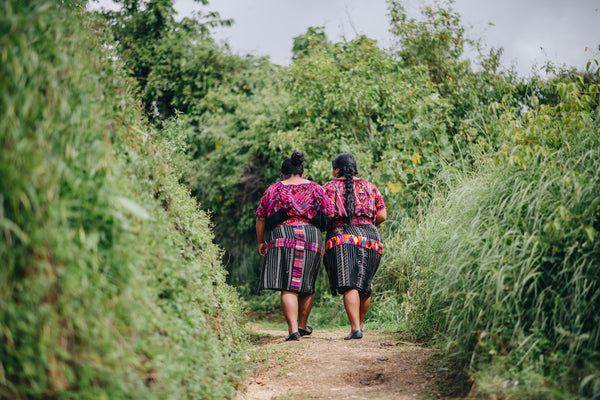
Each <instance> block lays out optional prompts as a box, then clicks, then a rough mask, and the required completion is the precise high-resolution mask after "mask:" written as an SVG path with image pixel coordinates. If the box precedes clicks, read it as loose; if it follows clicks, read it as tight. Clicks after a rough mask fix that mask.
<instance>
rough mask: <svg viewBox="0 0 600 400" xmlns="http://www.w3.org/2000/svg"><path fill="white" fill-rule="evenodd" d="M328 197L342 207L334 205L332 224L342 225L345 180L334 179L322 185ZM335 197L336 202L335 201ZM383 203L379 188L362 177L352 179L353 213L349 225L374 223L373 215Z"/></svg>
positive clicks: (381, 208)
mask: <svg viewBox="0 0 600 400" xmlns="http://www.w3.org/2000/svg"><path fill="white" fill-rule="evenodd" d="M323 187H324V188H325V191H326V192H327V196H328V197H329V199H330V200H331V201H332V202H334V203H337V204H339V205H340V206H343V208H342V207H340V208H342V209H339V210H338V207H336V211H335V214H336V215H335V217H334V221H333V223H332V224H333V226H334V227H335V226H342V225H344V224H345V218H343V217H345V215H344V214H345V207H346V197H345V195H346V181H345V180H343V179H336V180H334V181H330V182H327V183H326V184H325V185H323ZM336 198H337V202H336ZM384 208H385V203H384V202H383V197H381V193H380V192H379V190H378V189H377V188H376V187H375V185H373V184H372V183H371V182H367V181H365V180H363V179H354V213H353V216H352V222H351V225H363V224H375V215H376V214H377V211H379V210H383V209H384Z"/></svg>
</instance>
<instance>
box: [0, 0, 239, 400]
mask: <svg viewBox="0 0 600 400" xmlns="http://www.w3.org/2000/svg"><path fill="white" fill-rule="evenodd" d="M61 4H62V6H61V5H57V4H56V2H44V1H31V2H22V1H19V0H14V1H13V0H9V1H6V2H3V3H2V5H0V8H1V12H0V49H2V50H1V51H0V57H1V58H2V62H0V77H1V79H0V229H1V231H0V260H1V263H2V266H1V268H0V398H2V399H23V398H28V399H29V398H31V399H36V398H37V399H41V398H44V399H52V398H81V399H90V398H110V399H121V398H128V399H129V398H140V399H141V398H143V399H147V398H160V399H163V398H173V399H176V398H186V399H187V398H196V399H204V398H215V399H218V398H231V397H233V394H234V391H235V387H236V385H237V384H239V380H240V375H241V373H242V369H243V358H242V350H243V340H242V339H241V330H240V328H239V326H238V324H237V321H238V319H237V315H238V312H239V310H238V306H237V304H238V300H237V295H236V293H235V292H234V291H233V290H232V289H231V288H229V287H228V286H227V285H225V279H224V270H223V268H222V266H221V264H220V255H221V251H220V250H219V249H218V248H217V247H216V246H215V245H214V244H213V243H212V240H213V237H214V236H213V234H212V231H211V227H210V221H209V218H208V217H207V215H206V214H204V213H203V212H201V211H199V210H198V206H197V204H196V202H195V201H194V200H192V199H191V198H190V196H189V193H188V192H187V190H186V189H185V188H184V187H182V186H181V185H179V183H178V180H179V175H178V173H177V172H176V171H175V170H174V168H173V164H172V158H173V157H174V154H175V153H176V151H177V143H178V139H177V137H178V134H179V133H178V132H177V124H176V122H173V123H172V124H171V125H170V126H169V127H168V128H167V129H166V130H165V131H163V132H160V133H157V132H153V131H152V130H151V129H150V128H149V127H148V125H147V123H146V122H145V120H144V118H143V117H142V115H143V113H142V111H141V109H140V107H139V105H138V103H137V101H136V100H135V98H134V96H133V93H134V87H135V85H134V83H133V82H132V81H130V80H128V79H127V78H125V74H124V73H123V71H122V68H121V66H120V64H119V62H118V60H116V58H115V57H114V55H113V54H112V53H111V51H110V47H109V46H107V45H106V36H105V35H103V27H102V25H101V24H100V23H98V22H95V21H89V20H88V19H87V17H86V16H85V15H80V14H78V13H77V12H76V11H73V10H69V9H66V8H65V7H66V6H65V5H66V4H68V2H62V3H61ZM77 4H79V3H78V2H73V5H74V6H73V8H75V9H76V8H77V7H76V6H75V5H77Z"/></svg>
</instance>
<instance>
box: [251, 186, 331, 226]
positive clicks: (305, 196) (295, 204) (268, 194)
mask: <svg viewBox="0 0 600 400" xmlns="http://www.w3.org/2000/svg"><path fill="white" fill-rule="evenodd" d="M282 208H283V209H284V210H285V211H286V213H287V214H288V215H290V216H292V217H299V218H306V219H312V218H314V217H315V216H316V215H317V211H319V210H321V211H323V212H324V213H325V214H327V215H330V214H333V213H334V206H333V203H332V202H331V200H330V199H329V197H328V196H327V193H326V192H325V189H323V187H322V186H321V185H319V184H318V183H315V182H307V183H301V184H299V185H284V184H283V183H281V182H277V183H274V184H272V185H271V186H269V187H268V188H267V190H266V191H265V193H264V194H263V196H262V198H261V199H260V203H259V205H258V209H257V210H256V217H257V218H268V217H269V216H271V215H273V214H275V213H276V212H277V211H279V210H280V209H282Z"/></svg>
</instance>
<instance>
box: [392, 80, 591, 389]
mask: <svg viewBox="0 0 600 400" xmlns="http://www.w3.org/2000/svg"><path fill="white" fill-rule="evenodd" d="M565 78H566V77H565ZM551 87H553V88H554V91H555V95H556V96H557V98H558V101H557V103H556V104H553V105H548V104H546V105H544V104H538V105H537V106H536V107H534V108H532V109H530V110H529V111H527V112H526V113H525V114H522V115H521V112H520V111H517V110H515V109H512V110H511V109H507V108H505V107H502V106H501V105H500V104H496V105H492V108H493V109H494V110H495V111H494V112H496V113H498V115H501V116H502V118H503V119H504V122H502V123H501V124H502V126H504V128H505V131H504V135H505V136H504V139H505V140H504V144H503V146H501V148H500V149H499V150H498V151H497V152H496V154H495V156H494V157H493V158H490V159H488V160H486V161H485V162H484V163H483V165H482V166H481V168H480V169H479V170H478V172H477V173H468V174H464V173H460V174H457V173H449V174H446V175H445V178H443V179H446V180H447V184H446V185H445V186H446V187H449V188H450V189H448V190H447V191H444V192H443V193H444V194H441V195H440V197H439V198H438V199H437V201H435V202H434V203H433V204H432V205H431V207H430V209H428V211H427V216H426V217H425V219H424V221H423V223H422V224H420V225H419V226H418V227H417V228H416V229H415V231H414V232H411V233H409V232H406V231H405V232H404V234H405V235H406V238H407V240H406V242H404V243H396V244H395V245H393V247H395V248H396V249H397V250H398V251H397V252H396V253H395V254H396V255H397V256H396V257H395V260H394V261H395V262H396V263H397V264H396V265H397V266H396V267H395V269H396V270H397V271H398V272H397V273H398V274H400V275H402V274H403V273H404V274H407V275H408V276H409V278H408V281H409V283H407V284H406V286H404V288H403V289H404V298H403V300H404V301H403V312H404V313H405V316H406V318H407V319H408V326H409V327H410V329H411V331H412V332H413V334H414V335H415V336H417V337H431V336H433V335H439V336H440V338H441V339H442V342H443V343H444V344H445V345H446V346H447V349H448V350H449V351H451V352H453V353H454V354H457V355H458V356H459V357H460V358H461V359H462V360H463V362H464V363H465V364H466V365H467V366H468V368H470V369H471V371H472V373H474V375H475V376H476V377H477V385H478V387H477V391H479V392H481V393H485V394H488V395H490V394H496V395H497V394H499V393H503V396H507V397H509V398H510V397H515V398H540V399H547V398H574V397H576V398H596V397H597V396H598V395H600V363H598V360H600V358H599V355H600V354H599V353H598V349H599V348H600V347H599V344H600V342H599V340H600V323H599V322H600V320H599V316H598V313H597V312H596V307H597V304H598V302H599V301H600V275H599V269H598V265H599V260H600V242H599V241H598V231H599V229H600V208H599V206H600V197H599V193H600V186H599V185H600V175H599V173H598V171H599V170H600V169H599V167H600V161H599V160H600V122H599V120H598V94H599V93H600V91H599V87H598V85H597V84H594V83H589V82H586V81H585V79H584V77H583V74H578V75H577V76H571V77H569V78H568V79H565V80H563V81H561V80H558V81H555V82H554V83H553V84H552V85H551ZM440 179H442V178H440ZM404 282H406V280H404Z"/></svg>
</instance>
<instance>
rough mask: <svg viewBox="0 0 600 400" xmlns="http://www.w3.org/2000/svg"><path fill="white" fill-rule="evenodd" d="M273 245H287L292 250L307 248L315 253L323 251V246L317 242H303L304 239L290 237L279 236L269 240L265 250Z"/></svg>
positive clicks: (322, 252)
mask: <svg viewBox="0 0 600 400" xmlns="http://www.w3.org/2000/svg"><path fill="white" fill-rule="evenodd" d="M273 247H287V248H288V249H294V250H308V251H314V252H315V253H319V254H321V255H323V254H324V253H325V250H324V249H323V246H322V245H319V243H314V242H305V241H304V240H298V239H290V238H279V239H275V240H271V241H270V242H269V244H268V245H267V251H269V250H271V249H272V248H273Z"/></svg>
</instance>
